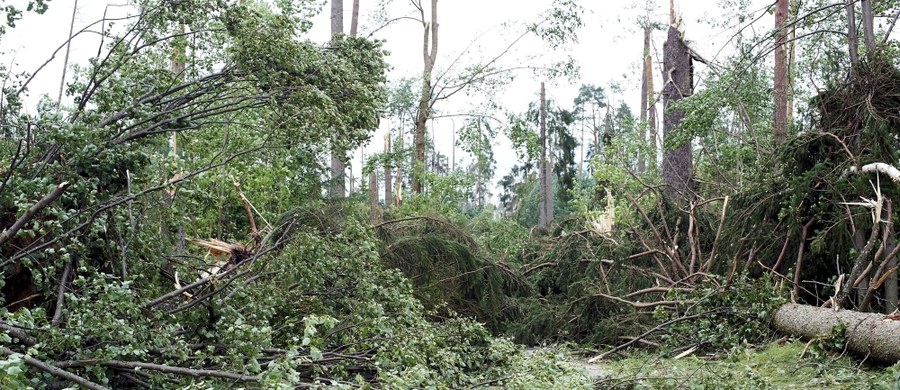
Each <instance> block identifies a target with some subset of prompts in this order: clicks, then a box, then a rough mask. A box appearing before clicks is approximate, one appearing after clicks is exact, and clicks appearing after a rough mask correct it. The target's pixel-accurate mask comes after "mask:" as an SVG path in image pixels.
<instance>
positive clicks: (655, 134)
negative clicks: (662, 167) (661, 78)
mask: <svg viewBox="0 0 900 390" xmlns="http://www.w3.org/2000/svg"><path fill="white" fill-rule="evenodd" d="M644 66H646V67H647V111H648V112H647V120H648V121H649V122H650V129H649V130H650V150H651V151H652V153H650V158H649V160H650V166H652V167H653V168H654V170H655V169H656V167H657V164H656V158H657V156H658V155H659V146H658V144H659V141H658V139H659V128H658V123H659V121H658V119H657V115H656V96H655V95H656V93H655V91H654V90H653V58H652V56H651V55H650V51H649V50H648V51H647V56H646V57H644Z"/></svg>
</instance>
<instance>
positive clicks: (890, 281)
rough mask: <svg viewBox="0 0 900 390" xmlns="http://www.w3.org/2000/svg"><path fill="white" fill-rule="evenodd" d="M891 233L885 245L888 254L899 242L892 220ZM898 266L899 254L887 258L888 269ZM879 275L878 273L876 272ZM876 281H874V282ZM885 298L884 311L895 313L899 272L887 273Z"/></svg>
mask: <svg viewBox="0 0 900 390" xmlns="http://www.w3.org/2000/svg"><path fill="white" fill-rule="evenodd" d="M889 231H890V233H889V234H888V235H887V237H885V246H884V252H885V253H887V254H888V255H890V254H892V253H894V249H895V248H896V247H897V243H896V242H895V241H894V222H893V221H891V222H890V228H889ZM895 267H897V256H891V257H890V258H888V259H887V267H885V268H886V269H888V270H892V269H894V268H895ZM875 276H876V277H877V276H878V274H877V273H876V274H875ZM873 283H874V282H873ZM884 300H885V301H886V303H885V305H884V312H885V313H886V314H890V313H893V312H894V311H895V310H897V273H896V272H891V273H889V274H887V279H885V281H884Z"/></svg>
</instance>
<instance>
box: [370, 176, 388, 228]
mask: <svg viewBox="0 0 900 390" xmlns="http://www.w3.org/2000/svg"><path fill="white" fill-rule="evenodd" d="M388 202H389V200H387V199H386V200H385V202H384V204H385V205H388V204H389V203H388ZM380 214H381V207H378V177H377V176H375V172H374V171H372V172H371V173H369V222H370V223H371V224H372V225H375V224H377V223H378V219H379V215H380Z"/></svg>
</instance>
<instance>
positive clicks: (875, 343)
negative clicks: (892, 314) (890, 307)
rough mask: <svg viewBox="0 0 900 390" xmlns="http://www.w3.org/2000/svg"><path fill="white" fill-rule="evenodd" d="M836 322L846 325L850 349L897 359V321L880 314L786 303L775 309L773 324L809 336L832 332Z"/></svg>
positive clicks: (899, 353) (889, 360) (899, 352)
mask: <svg viewBox="0 0 900 390" xmlns="http://www.w3.org/2000/svg"><path fill="white" fill-rule="evenodd" d="M839 324H843V325H845V326H846V327H847V330H846V332H845V333H844V336H845V338H846V343H847V349H848V350H849V351H851V352H853V353H855V354H858V355H859V356H863V357H868V359H870V360H875V361H878V362H882V363H891V364H892V363H895V362H897V361H900V321H896V320H893V319H890V318H888V317H886V316H885V315H883V314H876V313H861V312H857V311H852V310H841V311H834V310H833V309H828V308H821V307H815V306H808V305H798V304H793V303H788V304H785V305H784V306H781V308H779V309H778V311H777V312H776V313H775V320H774V324H773V325H774V327H775V329H776V330H778V331H779V332H782V333H785V334H789V335H792V336H799V337H804V338H810V339H811V338H815V337H818V336H822V335H829V334H831V332H832V329H833V328H834V327H835V326H836V325H839Z"/></svg>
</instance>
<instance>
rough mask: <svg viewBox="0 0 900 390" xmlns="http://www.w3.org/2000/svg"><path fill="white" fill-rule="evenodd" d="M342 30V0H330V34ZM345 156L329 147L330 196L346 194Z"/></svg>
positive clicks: (334, 146) (333, 147)
mask: <svg viewBox="0 0 900 390" xmlns="http://www.w3.org/2000/svg"><path fill="white" fill-rule="evenodd" d="M343 32H344V0H331V36H332V38H334V37H336V36H338V35H340V34H342V33H343ZM338 131H340V129H338ZM345 158H346V156H344V151H343V150H341V149H340V148H339V147H338V146H336V145H333V146H332V147H331V185H329V186H328V195H329V196H330V197H331V198H343V197H344V196H345V195H346V191H345V183H344V181H345V180H344V179H345V172H346V170H347V166H346V164H345V163H344V159H345Z"/></svg>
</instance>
